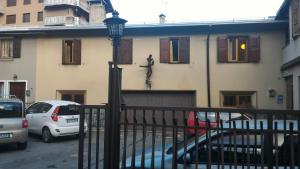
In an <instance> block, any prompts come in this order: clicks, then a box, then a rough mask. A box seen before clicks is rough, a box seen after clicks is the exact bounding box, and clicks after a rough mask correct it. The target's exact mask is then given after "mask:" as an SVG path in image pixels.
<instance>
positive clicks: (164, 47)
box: [160, 38, 170, 63]
mask: <svg viewBox="0 0 300 169" xmlns="http://www.w3.org/2000/svg"><path fill="white" fill-rule="evenodd" d="M160 63H170V40H169V39H168V38H163V39H160Z"/></svg>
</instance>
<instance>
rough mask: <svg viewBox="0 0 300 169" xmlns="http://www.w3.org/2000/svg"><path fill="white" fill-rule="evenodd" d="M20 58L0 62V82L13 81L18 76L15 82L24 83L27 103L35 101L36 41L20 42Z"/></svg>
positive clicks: (25, 39) (25, 40)
mask: <svg viewBox="0 0 300 169" xmlns="http://www.w3.org/2000/svg"><path fill="white" fill-rule="evenodd" d="M21 44H22V47H21V58H16V59H13V60H6V61H4V60H0V68H1V71H0V81H6V82H8V81H13V76H14V74H16V75H17V76H18V79H17V81H20V82H26V83H27V90H30V92H31V95H30V97H26V102H27V103H32V102H33V101H35V91H36V88H35V87H36V85H35V83H36V79H35V74H36V58H37V57H36V56H37V55H36V49H37V43H36V39H29V38H23V39H22V41H21Z"/></svg>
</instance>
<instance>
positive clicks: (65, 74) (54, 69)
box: [36, 32, 285, 109]
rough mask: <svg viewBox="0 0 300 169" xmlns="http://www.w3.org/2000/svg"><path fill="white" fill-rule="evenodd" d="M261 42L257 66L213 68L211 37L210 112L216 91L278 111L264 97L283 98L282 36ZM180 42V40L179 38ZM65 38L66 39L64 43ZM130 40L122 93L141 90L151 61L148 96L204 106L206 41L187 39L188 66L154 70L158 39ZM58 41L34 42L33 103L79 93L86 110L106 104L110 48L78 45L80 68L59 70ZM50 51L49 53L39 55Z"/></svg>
mask: <svg viewBox="0 0 300 169" xmlns="http://www.w3.org/2000/svg"><path fill="white" fill-rule="evenodd" d="M258 34H259V35H260V37H261V61H260V63H258V64H255V63H236V64H218V63H217V61H216V59H217V55H216V53H217V49H216V37H217V36H216V35H213V36H212V37H211V42H210V47H211V48H210V61H211V96H212V106H213V107H220V106H221V103H220V97H221V95H220V91H255V92H256V94H255V98H253V100H254V102H256V103H255V105H256V106H257V108H270V109H283V108H284V107H285V103H284V104H277V101H276V98H269V97H268V93H267V92H268V89H270V88H272V89H275V90H276V92H277V94H282V95H284V96H285V85H284V80H283V79H282V78H281V73H280V66H281V63H282V56H281V49H282V46H283V45H284V35H283V33H276V32H273V33H272V32H271V33H258ZM180 36H186V35H180ZM66 38H68V37H66ZM124 38H133V64H132V65H121V66H120V67H122V68H123V86H122V88H123V90H146V89H147V88H146V86H145V74H146V70H145V69H144V68H141V67H139V66H140V65H145V64H146V58H147V57H148V55H149V54H152V55H153V58H154V60H155V65H154V67H153V77H152V79H151V81H152V90H193V91H196V97H197V100H196V101H197V106H207V83H206V35H203V36H200V35H199V36H194V35H193V36H191V37H190V44H191V46H190V64H160V63H159V39H160V38H162V37H159V36H151V37H149V36H148V37H124ZM62 39H64V38H40V39H38V41H37V55H38V58H37V71H36V77H37V78H36V83H37V87H36V89H37V91H36V93H37V94H36V96H37V97H36V98H37V99H38V100H40V99H55V98H56V97H57V90H85V91H86V104H99V103H105V102H107V90H108V64H107V63H108V61H109V60H110V59H111V55H112V52H111V50H112V48H111V42H110V41H108V40H107V38H106V37H102V38H101V37H95V38H81V39H82V65H80V66H65V65H64V66H63V65H62V64H61V53H62V52H61V50H62V49H61V43H62ZM45 51H51V52H45Z"/></svg>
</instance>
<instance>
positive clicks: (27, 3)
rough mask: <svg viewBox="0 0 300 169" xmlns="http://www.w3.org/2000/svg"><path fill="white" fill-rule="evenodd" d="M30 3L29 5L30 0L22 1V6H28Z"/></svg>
mask: <svg viewBox="0 0 300 169" xmlns="http://www.w3.org/2000/svg"><path fill="white" fill-rule="evenodd" d="M30 3H31V0H24V1H23V4H24V5H29V4H30Z"/></svg>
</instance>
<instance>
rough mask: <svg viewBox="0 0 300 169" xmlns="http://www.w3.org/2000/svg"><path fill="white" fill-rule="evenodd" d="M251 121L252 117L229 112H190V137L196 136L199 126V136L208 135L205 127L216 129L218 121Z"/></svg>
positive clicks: (188, 120) (188, 131)
mask: <svg viewBox="0 0 300 169" xmlns="http://www.w3.org/2000/svg"><path fill="white" fill-rule="evenodd" d="M195 118H196V119H198V124H197V123H195ZM242 119H243V120H250V119H251V116H249V115H247V114H241V113H228V112H193V111H192V112H190V113H189V116H188V119H187V126H189V127H190V128H188V129H187V133H188V136H189V137H191V136H194V135H195V133H196V129H195V126H197V125H198V127H199V129H197V131H198V135H203V134H205V133H206V131H205V128H204V127H208V125H207V124H208V123H209V125H210V127H216V126H217V122H218V120H223V121H224V122H229V121H233V120H242Z"/></svg>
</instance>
